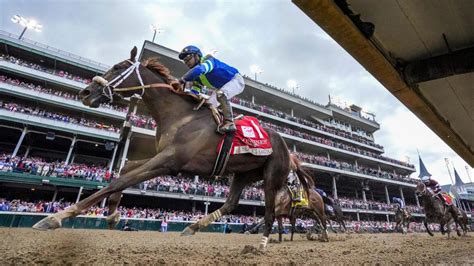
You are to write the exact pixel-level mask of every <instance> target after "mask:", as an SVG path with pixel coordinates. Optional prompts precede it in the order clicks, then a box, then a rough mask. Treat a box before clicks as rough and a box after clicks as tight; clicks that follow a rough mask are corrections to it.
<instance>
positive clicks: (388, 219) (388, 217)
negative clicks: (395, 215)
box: [385, 214, 390, 223]
mask: <svg viewBox="0 0 474 266" xmlns="http://www.w3.org/2000/svg"><path fill="white" fill-rule="evenodd" d="M385 216H387V223H390V216H388V214H385Z"/></svg>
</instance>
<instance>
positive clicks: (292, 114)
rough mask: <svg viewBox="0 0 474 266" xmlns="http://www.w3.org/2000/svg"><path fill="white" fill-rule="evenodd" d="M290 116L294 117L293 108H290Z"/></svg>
mask: <svg viewBox="0 0 474 266" xmlns="http://www.w3.org/2000/svg"><path fill="white" fill-rule="evenodd" d="M291 116H293V117H294V116H295V112H294V110H293V108H291Z"/></svg>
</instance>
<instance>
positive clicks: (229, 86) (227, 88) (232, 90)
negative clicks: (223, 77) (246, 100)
mask: <svg viewBox="0 0 474 266" xmlns="http://www.w3.org/2000/svg"><path fill="white" fill-rule="evenodd" d="M244 88H245V82H244V78H243V77H242V76H241V75H240V74H239V73H237V74H235V76H234V77H233V78H232V79H231V80H230V81H229V82H227V83H226V84H224V86H222V88H220V91H222V92H224V94H225V96H226V97H227V99H228V100H230V99H231V98H232V97H234V96H235V95H237V94H240V93H241V92H243V91H244ZM207 102H208V103H210V104H212V106H214V107H218V106H219V105H220V103H219V102H218V101H217V97H216V92H215V91H213V92H212V94H211V97H210V98H209V99H208V100H207Z"/></svg>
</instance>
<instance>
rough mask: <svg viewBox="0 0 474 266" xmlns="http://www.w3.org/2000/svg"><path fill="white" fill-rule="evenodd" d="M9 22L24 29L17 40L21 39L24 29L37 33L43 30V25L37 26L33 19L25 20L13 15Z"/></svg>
mask: <svg viewBox="0 0 474 266" xmlns="http://www.w3.org/2000/svg"><path fill="white" fill-rule="evenodd" d="M11 21H12V22H13V23H17V24H20V25H21V26H23V27H25V28H24V29H23V31H22V32H21V34H20V37H18V40H21V37H23V35H24V34H25V31H26V29H33V30H35V31H37V32H40V31H41V29H42V28H43V25H41V24H39V23H38V22H37V21H36V20H34V19H26V18H24V17H22V16H20V15H14V16H13V17H12V18H11Z"/></svg>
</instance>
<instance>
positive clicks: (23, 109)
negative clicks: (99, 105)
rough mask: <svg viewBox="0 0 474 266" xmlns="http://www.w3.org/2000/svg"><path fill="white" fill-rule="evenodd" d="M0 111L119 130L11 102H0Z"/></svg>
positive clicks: (111, 126)
mask: <svg viewBox="0 0 474 266" xmlns="http://www.w3.org/2000/svg"><path fill="white" fill-rule="evenodd" d="M0 109H5V110H8V111H10V112H18V113H24V114H28V115H34V116H39V117H43V118H46V119H51V120H56V121H62V122H64V123H71V124H78V125H81V126H84V127H92V128H97V129H102V130H106V131H112V132H116V133H118V132H120V128H119V127H115V126H114V125H112V124H110V125H107V124H104V123H100V122H98V121H94V120H89V119H85V118H77V117H72V116H70V115H67V114H61V113H53V112H49V111H46V110H44V109H41V108H39V107H35V108H33V107H29V106H25V105H21V104H18V103H13V102H3V101H2V100H0Z"/></svg>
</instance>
